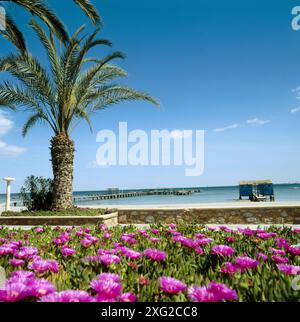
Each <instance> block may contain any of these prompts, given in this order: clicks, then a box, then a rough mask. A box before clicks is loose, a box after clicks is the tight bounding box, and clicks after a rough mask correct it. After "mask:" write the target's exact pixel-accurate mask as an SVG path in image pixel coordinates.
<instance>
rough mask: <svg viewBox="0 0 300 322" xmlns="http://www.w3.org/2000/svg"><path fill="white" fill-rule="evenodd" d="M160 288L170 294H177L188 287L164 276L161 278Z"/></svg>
mask: <svg viewBox="0 0 300 322" xmlns="http://www.w3.org/2000/svg"><path fill="white" fill-rule="evenodd" d="M159 284H160V288H161V290H162V291H163V292H165V293H168V294H177V293H179V292H182V291H184V290H185V289H186V287H187V286H186V285H185V284H184V283H182V282H181V281H179V280H177V279H176V278H173V277H167V276H163V277H160V278H159Z"/></svg>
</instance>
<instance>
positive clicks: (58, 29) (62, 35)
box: [11, 0, 69, 42]
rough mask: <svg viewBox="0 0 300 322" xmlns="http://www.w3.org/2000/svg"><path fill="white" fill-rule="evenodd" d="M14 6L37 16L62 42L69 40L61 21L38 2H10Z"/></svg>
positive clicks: (16, 0)
mask: <svg viewBox="0 0 300 322" xmlns="http://www.w3.org/2000/svg"><path fill="white" fill-rule="evenodd" d="M11 1H12V2H14V3H15V4H17V5H19V6H21V7H23V8H25V9H26V10H28V11H29V12H30V13H31V14H33V15H36V16H38V17H39V18H40V19H41V20H42V21H43V22H44V23H45V24H46V25H47V26H48V27H49V28H50V30H52V32H53V33H55V34H56V36H57V37H58V38H59V39H60V40H61V41H62V42H66V41H67V40H68V38H69V36H68V33H67V32H66V29H65V27H64V25H63V23H62V21H61V20H60V19H59V18H58V17H57V16H56V15H55V13H54V12H53V11H52V10H51V9H50V8H48V7H47V6H46V4H45V3H44V2H43V1H40V0H11Z"/></svg>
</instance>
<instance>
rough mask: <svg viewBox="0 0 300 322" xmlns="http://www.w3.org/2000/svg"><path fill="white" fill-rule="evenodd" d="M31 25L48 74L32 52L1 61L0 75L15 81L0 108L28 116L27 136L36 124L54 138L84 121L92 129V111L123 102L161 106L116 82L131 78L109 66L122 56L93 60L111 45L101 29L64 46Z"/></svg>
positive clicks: (1, 96)
mask: <svg viewBox="0 0 300 322" xmlns="http://www.w3.org/2000/svg"><path fill="white" fill-rule="evenodd" d="M85 2H86V1H78V4H81V5H84V3H85ZM30 26H31V28H32V29H33V30H34V32H35V33H36V34H37V36H38V38H39V40H40V42H41V44H42V46H43V47H44V49H45V52H46V54H47V56H48V61H49V63H50V69H48V68H47V67H46V66H43V65H42V64H41V63H40V62H39V60H38V59H37V58H36V57H34V56H33V55H31V54H30V53H29V51H28V50H27V51H26V52H25V53H18V54H10V55H8V56H6V57H3V58H2V59H0V72H8V73H9V74H10V75H11V76H12V77H13V78H14V79H15V80H16V82H15V81H5V82H4V83H2V84H0V105H2V106H8V107H10V108H17V107H19V108H21V109H22V110H26V111H27V112H29V118H28V119H27V121H26V122H25V124H24V127H23V131H22V133H23V135H24V136H25V135H26V134H27V132H28V131H29V130H30V129H31V128H32V127H33V126H34V125H36V124H38V123H43V124H46V125H48V126H49V127H50V128H51V129H52V131H53V132H54V135H58V134H60V133H63V134H64V135H66V136H69V135H70V133H71V132H72V131H73V130H74V129H75V128H76V127H77V126H78V123H79V122H80V121H82V120H84V121H86V122H87V123H88V125H89V126H90V127H91V120H90V116H91V115H92V114H93V113H94V112H96V111H98V110H100V109H104V108H106V107H109V106H111V105H115V104H118V103H121V102H124V101H132V100H144V101H148V102H150V103H152V104H155V105H159V104H158V102H157V101H156V100H155V99H153V98H152V97H151V96H150V95H148V94H146V93H143V92H140V91H136V90H135V89H132V88H130V87H127V86H124V85H123V84H119V83H116V81H117V80H118V79H119V78H121V77H126V76H127V74H126V72H125V71H124V70H123V69H121V68H119V67H117V66H115V65H112V64H111V63H112V61H114V60H115V59H123V58H124V55H123V54H122V53H120V52H113V53H110V54H108V55H107V56H104V57H102V58H98V57H97V58H93V57H89V52H90V51H91V50H92V49H96V48H98V47H99V46H111V45H112V44H111V42H110V41H109V40H107V39H101V38H96V37H97V35H98V33H99V30H98V29H96V30H95V31H94V32H93V33H91V34H90V35H89V34H87V35H82V32H83V31H84V29H85V26H82V27H80V28H79V29H78V30H77V31H76V32H75V33H74V34H73V35H72V36H70V37H69V39H68V41H66V42H61V41H59V39H55V38H54V34H53V32H51V31H50V32H47V31H45V30H44V29H43V28H42V27H41V26H40V25H39V24H38V23H37V22H36V21H35V20H31V22H30Z"/></svg>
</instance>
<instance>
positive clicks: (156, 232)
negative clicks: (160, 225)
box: [151, 229, 160, 235]
mask: <svg viewBox="0 0 300 322" xmlns="http://www.w3.org/2000/svg"><path fill="white" fill-rule="evenodd" d="M151 233H152V234H154V235H157V234H159V233H160V230H159V229H151Z"/></svg>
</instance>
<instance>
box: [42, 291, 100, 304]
mask: <svg viewBox="0 0 300 322" xmlns="http://www.w3.org/2000/svg"><path fill="white" fill-rule="evenodd" d="M40 302H64V303H67V302H94V299H93V297H92V296H90V295H89V294H88V293H87V292H85V291H73V290H70V291H62V292H55V293H51V294H48V295H46V296H43V297H42V298H41V299H40Z"/></svg>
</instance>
